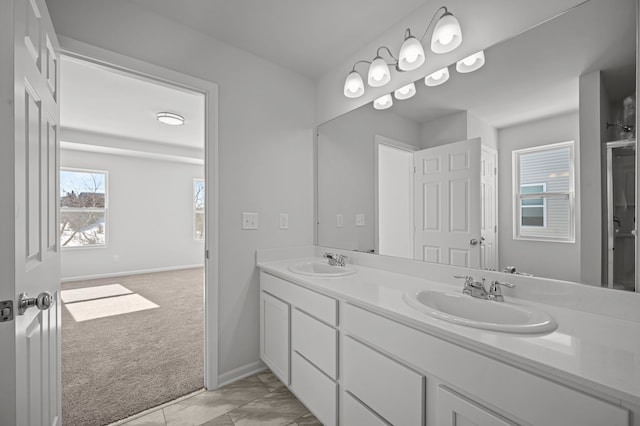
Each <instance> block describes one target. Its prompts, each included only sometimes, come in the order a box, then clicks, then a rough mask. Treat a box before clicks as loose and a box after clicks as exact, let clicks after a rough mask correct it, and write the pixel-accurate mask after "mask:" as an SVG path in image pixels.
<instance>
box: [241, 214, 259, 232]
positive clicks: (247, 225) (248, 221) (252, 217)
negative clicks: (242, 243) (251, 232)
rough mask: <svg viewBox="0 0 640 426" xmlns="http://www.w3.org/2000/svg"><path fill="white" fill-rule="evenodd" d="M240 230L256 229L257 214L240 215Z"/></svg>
mask: <svg viewBox="0 0 640 426" xmlns="http://www.w3.org/2000/svg"><path fill="white" fill-rule="evenodd" d="M242 229H258V213H242Z"/></svg>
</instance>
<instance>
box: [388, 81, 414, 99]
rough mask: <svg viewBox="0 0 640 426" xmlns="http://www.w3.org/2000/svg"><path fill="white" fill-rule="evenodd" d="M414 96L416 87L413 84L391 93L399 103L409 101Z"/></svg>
mask: <svg viewBox="0 0 640 426" xmlns="http://www.w3.org/2000/svg"><path fill="white" fill-rule="evenodd" d="M415 94H416V85H415V84H413V83H409V84H407V85H406V86H402V87H401V88H399V89H398V90H396V91H395V92H393V95H394V96H395V97H396V99H398V100H400V101H402V100H405V99H409V98H410V97H412V96H413V95H415Z"/></svg>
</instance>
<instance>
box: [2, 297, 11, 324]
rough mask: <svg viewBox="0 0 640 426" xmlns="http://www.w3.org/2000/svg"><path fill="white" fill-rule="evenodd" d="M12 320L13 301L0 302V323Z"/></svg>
mask: <svg viewBox="0 0 640 426" xmlns="http://www.w3.org/2000/svg"><path fill="white" fill-rule="evenodd" d="M12 319H13V300H3V301H2V302H0V322H6V321H11V320H12Z"/></svg>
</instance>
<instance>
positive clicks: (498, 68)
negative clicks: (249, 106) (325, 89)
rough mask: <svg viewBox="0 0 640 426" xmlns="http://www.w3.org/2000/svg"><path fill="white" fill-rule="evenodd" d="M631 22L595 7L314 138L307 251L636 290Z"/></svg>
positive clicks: (623, 13) (630, 13)
mask: <svg viewBox="0 0 640 426" xmlns="http://www.w3.org/2000/svg"><path fill="white" fill-rule="evenodd" d="M496 13H499V11H496ZM635 16H636V12H635V1H633V0H613V1H611V0H590V1H588V2H586V3H583V4H581V5H580V6H578V7H576V8H573V9H571V10H569V11H567V12H565V13H564V14H562V15H560V16H558V17H556V18H554V19H552V20H550V21H547V22H544V23H542V24H540V25H538V26H536V27H535V28H532V29H530V30H529V31H526V32H524V33H521V34H519V35H517V36H515V37H512V38H510V39H508V40H505V41H503V42H501V43H498V44H496V45H493V46H491V47H488V48H487V49H485V57H486V64H485V66H484V67H483V68H481V69H480V70H478V71H475V72H474V73H471V74H459V73H456V72H455V71H453V69H454V67H455V64H454V65H452V66H450V67H449V68H450V71H451V76H450V80H449V81H448V82H447V84H444V85H441V86H435V87H427V86H426V85H425V84H424V82H423V81H422V80H421V81H417V82H416V86H417V88H418V90H417V94H416V95H415V96H414V97H413V98H411V99H409V100H404V101H396V102H395V103H394V105H393V107H391V108H390V109H387V110H384V111H377V110H374V108H373V107H372V106H371V105H370V104H367V105H364V106H362V107H360V108H358V109H356V110H354V111H351V112H349V113H347V114H345V115H343V116H340V117H338V118H336V119H334V120H332V121H329V122H327V123H325V124H322V125H320V126H319V127H318V146H317V161H318V164H317V170H318V179H317V209H318V211H317V218H318V224H317V226H318V229H317V244H318V245H320V246H324V247H335V248H341V249H348V250H359V251H365V252H374V253H379V254H382V255H389V256H397V257H404V258H413V259H420V260H425V261H430V262H440V263H447V264H453V265H460V266H469V267H473V268H485V269H495V270H504V269H506V268H507V267H515V268H516V273H523V274H532V275H535V276H541V277H547V278H555V279H562V280H567V281H575V282H582V283H586V284H590V285H596V286H604V287H611V288H619V289H626V290H631V291H633V290H635V275H636V273H635V263H636V257H637V256H636V254H635V234H636V231H635V230H636V225H635V216H636V207H635V193H636V190H635V163H636V160H635V158H636V156H635V142H634V141H633V139H634V137H635V136H634V134H635V131H634V130H635V129H634V126H635V111H633V108H632V107H635V92H636V87H635V75H636V71H635V69H636V63H635V56H636V53H635V52H636V44H635V37H636V22H635ZM428 62H429V59H428V58H427V64H428ZM427 71H429V70H428V69H427V68H425V72H427ZM607 123H609V125H607ZM627 125H628V126H627ZM629 126H631V127H629ZM612 141H613V142H615V141H619V142H616V143H610V142H612Z"/></svg>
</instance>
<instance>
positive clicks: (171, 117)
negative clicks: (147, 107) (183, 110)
mask: <svg viewBox="0 0 640 426" xmlns="http://www.w3.org/2000/svg"><path fill="white" fill-rule="evenodd" d="M156 118H157V119H158V121H159V122H161V123H164V124H168V125H170V126H182V125H183V124H184V117H183V116H181V115H179V114H174V113H173V112H159V113H157V114H156Z"/></svg>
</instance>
